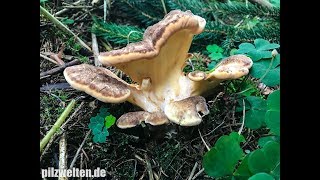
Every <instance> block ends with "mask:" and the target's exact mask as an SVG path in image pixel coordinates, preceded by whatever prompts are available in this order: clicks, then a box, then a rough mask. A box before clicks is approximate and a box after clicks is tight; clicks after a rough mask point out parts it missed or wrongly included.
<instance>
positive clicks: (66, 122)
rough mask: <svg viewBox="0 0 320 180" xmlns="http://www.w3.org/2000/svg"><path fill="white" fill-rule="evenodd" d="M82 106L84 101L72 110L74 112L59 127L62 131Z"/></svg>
mask: <svg viewBox="0 0 320 180" xmlns="http://www.w3.org/2000/svg"><path fill="white" fill-rule="evenodd" d="M83 104H84V101H82V102H81V103H80V105H79V106H78V107H77V109H76V110H74V112H73V113H72V114H71V116H70V117H69V118H68V119H67V120H66V121H65V122H64V123H63V124H62V125H61V129H64V127H65V126H66V125H67V124H68V122H70V121H71V120H72V119H73V117H74V116H75V115H76V114H77V113H78V111H79V110H80V109H81V108H82V106H83Z"/></svg>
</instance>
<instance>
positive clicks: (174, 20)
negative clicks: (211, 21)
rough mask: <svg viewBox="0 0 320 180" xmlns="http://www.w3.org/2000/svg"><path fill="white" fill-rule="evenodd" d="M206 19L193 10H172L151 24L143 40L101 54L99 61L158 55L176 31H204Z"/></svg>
mask: <svg viewBox="0 0 320 180" xmlns="http://www.w3.org/2000/svg"><path fill="white" fill-rule="evenodd" d="M205 25H206V20H205V19H203V18H202V17H200V16H197V15H194V14H193V13H192V12H191V11H185V12H184V11H181V10H173V11H170V12H169V13H168V14H167V15H166V16H165V17H164V18H163V19H162V20H161V21H159V22H158V23H156V24H154V25H153V26H149V27H148V28H147V29H146V31H145V32H144V34H143V40H142V41H140V42H136V43H130V44H128V45H127V46H126V47H124V48H122V49H118V50H113V51H109V52H103V53H100V55H99V57H98V58H99V61H100V62H101V63H102V64H104V65H115V64H119V63H125V62H129V61H133V60H138V59H142V58H143V59H150V58H153V57H155V56H157V55H158V53H159V51H160V49H161V47H162V46H163V45H164V44H165V43H166V42H167V40H168V38H169V37H170V36H172V35H173V34H174V33H175V32H177V31H180V30H183V29H188V30H189V31H190V34H194V35H196V34H199V33H201V32H202V31H203V29H204V27H205Z"/></svg>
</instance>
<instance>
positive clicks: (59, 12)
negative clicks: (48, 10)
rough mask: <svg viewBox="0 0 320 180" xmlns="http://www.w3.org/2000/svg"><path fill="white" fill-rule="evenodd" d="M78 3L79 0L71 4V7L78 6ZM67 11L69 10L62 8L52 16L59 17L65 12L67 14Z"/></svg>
mask: <svg viewBox="0 0 320 180" xmlns="http://www.w3.org/2000/svg"><path fill="white" fill-rule="evenodd" d="M80 2H81V0H79V1H76V2H74V3H72V5H78V4H80ZM68 10H69V9H67V8H64V9H62V10H60V11H58V12H56V13H55V14H54V16H60V15H61V14H62V13H65V12H67V11H68Z"/></svg>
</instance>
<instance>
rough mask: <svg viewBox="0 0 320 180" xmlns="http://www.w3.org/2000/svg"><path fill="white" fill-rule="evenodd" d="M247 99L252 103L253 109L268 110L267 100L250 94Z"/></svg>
mask: <svg viewBox="0 0 320 180" xmlns="http://www.w3.org/2000/svg"><path fill="white" fill-rule="evenodd" d="M246 100H247V101H248V102H249V103H250V107H251V109H252V108H253V109H258V110H267V101H266V100H264V99H262V98H260V97H257V96H248V97H246Z"/></svg>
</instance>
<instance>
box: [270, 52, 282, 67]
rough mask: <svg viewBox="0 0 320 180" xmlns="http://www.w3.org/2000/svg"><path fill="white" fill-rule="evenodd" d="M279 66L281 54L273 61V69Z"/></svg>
mask: <svg viewBox="0 0 320 180" xmlns="http://www.w3.org/2000/svg"><path fill="white" fill-rule="evenodd" d="M279 64H280V54H277V55H276V56H275V57H274V59H273V63H272V68H275V67H277V66H278V65H279Z"/></svg>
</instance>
